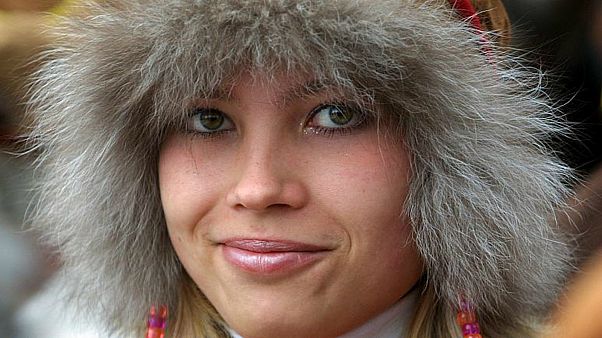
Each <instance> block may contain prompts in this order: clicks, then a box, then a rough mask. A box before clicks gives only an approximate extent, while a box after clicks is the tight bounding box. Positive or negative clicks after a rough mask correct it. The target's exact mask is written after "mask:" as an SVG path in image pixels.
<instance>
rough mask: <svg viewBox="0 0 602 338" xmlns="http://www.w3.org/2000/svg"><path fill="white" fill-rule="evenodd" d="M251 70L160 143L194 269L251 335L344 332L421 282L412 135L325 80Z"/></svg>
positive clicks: (164, 186)
mask: <svg viewBox="0 0 602 338" xmlns="http://www.w3.org/2000/svg"><path fill="white" fill-rule="evenodd" d="M273 83H274V85H268V84H266V81H263V82H262V81H256V82H253V81H251V80H250V79H249V78H242V79H241V80H240V81H238V82H237V84H236V85H235V86H233V87H232V88H231V90H230V91H229V95H228V96H227V97H222V98H219V99H211V100H204V101H199V102H196V103H195V106H194V109H192V110H191V114H190V118H189V122H188V130H185V131H181V132H176V133H174V134H172V135H171V136H170V137H168V139H167V140H166V141H165V143H164V144H163V147H162V150H161V156H160V163H159V176H160V188H161V198H162V203H163V208H164V211H165V217H166V221H167V227H168V230H169V234H170V237H171V241H172V243H173V246H174V248H175V250H176V252H177V254H178V256H179V258H180V260H181V262H182V264H183V266H184V268H185V269H186V271H187V272H188V274H189V275H190V276H191V277H192V279H193V280H194V282H195V283H196V284H197V285H198V287H199V288H200V289H201V291H202V292H203V293H204V294H205V295H206V296H207V298H208V299H209V300H210V301H211V303H212V304H213V305H214V306H215V308H216V309H217V311H218V312H219V313H220V314H221V315H222V316H223V318H224V320H225V321H226V322H227V323H228V325H230V327H231V328H232V329H234V330H235V331H237V332H238V333H240V334H241V335H242V336H244V337H248V338H250V337H322V336H336V335H339V334H342V333H345V332H347V331H349V330H351V329H353V328H355V327H357V326H359V325H361V324H362V323H364V322H366V321H367V320H369V319H370V318H371V317H373V316H375V315H377V314H379V313H380V312H382V311H384V310H386V309H387V308H388V307H390V306H391V305H393V304H394V303H395V302H396V301H397V300H399V299H400V298H401V297H402V296H403V295H404V294H406V293H407V292H408V290H410V289H411V287H412V286H413V285H414V284H415V283H416V281H417V279H418V278H419V276H420V274H421V269H422V264H421V261H420V259H419V256H418V254H417V251H416V248H415V246H414V244H413V242H412V240H411V227H410V224H409V223H408V220H407V218H406V217H404V216H403V211H402V203H403V201H404V199H405V197H406V194H407V189H408V180H409V176H410V166H409V161H408V152H407V150H406V149H405V148H404V145H403V144H402V143H401V142H399V141H397V140H393V138H392V137H390V136H388V135H387V134H388V133H384V132H382V133H380V134H379V133H377V126H376V123H375V122H374V121H373V120H371V119H368V118H366V117H365V116H363V115H362V114H361V112H360V111H358V110H356V109H354V108H353V106H352V105H349V104H347V102H345V99H344V97H341V96H338V95H336V94H335V92H334V91H332V90H329V89H328V88H322V87H314V88H308V87H312V85H311V84H307V85H303V84H302V85H301V86H299V83H298V82H292V81H289V80H287V79H286V78H281V79H280V81H274V82H273Z"/></svg>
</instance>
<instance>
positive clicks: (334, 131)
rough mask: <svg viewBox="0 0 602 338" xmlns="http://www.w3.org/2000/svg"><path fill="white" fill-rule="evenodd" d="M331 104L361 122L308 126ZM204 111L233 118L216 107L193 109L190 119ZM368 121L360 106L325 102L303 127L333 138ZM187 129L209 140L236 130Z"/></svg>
mask: <svg viewBox="0 0 602 338" xmlns="http://www.w3.org/2000/svg"><path fill="white" fill-rule="evenodd" d="M329 106H334V107H338V108H340V109H342V110H344V111H352V112H353V113H354V114H358V118H357V119H358V120H359V122H356V123H354V124H353V125H350V126H345V127H341V128H329V127H323V126H307V124H308V123H309V122H310V121H311V120H312V119H313V118H314V117H315V116H316V115H317V114H318V113H319V112H320V110H321V109H324V108H326V107H329ZM204 111H216V112H219V113H220V114H222V115H223V116H224V118H225V119H228V120H229V121H230V122H232V120H231V119H230V118H229V117H228V115H226V114H225V113H223V112H222V111H220V110H219V109H216V108H195V109H194V110H193V112H192V113H191V114H190V116H189V119H192V118H193V117H194V116H195V115H197V114H200V113H201V112H204ZM232 123H233V122H232ZM368 123H369V119H368V116H367V115H366V114H365V113H364V112H362V110H361V109H360V108H359V107H355V106H353V105H346V104H341V103H323V104H320V105H318V106H316V107H315V108H314V109H312V110H311V112H310V113H309V116H308V118H307V119H306V120H305V121H304V122H303V125H304V127H303V129H304V132H305V133H306V134H309V133H311V134H314V135H319V136H323V137H327V138H332V137H335V136H347V135H350V134H352V133H353V132H354V131H356V130H360V129H362V128H364V127H365V126H366V125H368ZM186 130H187V132H188V133H189V134H191V135H192V136H195V137H201V138H202V139H207V140H218V139H221V138H223V137H225V136H227V135H228V134H230V133H232V132H233V131H234V130H231V129H225V130H216V131H212V132H201V131H198V130H194V129H193V128H191V127H190V126H188V127H187V128H186Z"/></svg>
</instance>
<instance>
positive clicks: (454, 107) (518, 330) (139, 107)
mask: <svg viewBox="0 0 602 338" xmlns="http://www.w3.org/2000/svg"><path fill="white" fill-rule="evenodd" d="M86 10H87V11H88V13H89V15H84V17H82V18H80V19H72V20H69V21H66V22H65V23H64V24H63V26H62V29H60V30H58V35H57V37H58V39H59V46H58V47H57V48H55V49H54V50H53V52H51V53H49V54H48V55H47V57H48V61H47V63H46V66H45V67H44V69H43V70H42V71H41V72H40V73H39V74H38V77H37V80H36V83H35V84H34V90H33V98H32V100H31V102H32V103H31V112H32V113H33V114H34V116H35V118H36V125H35V128H34V130H33V132H32V140H33V141H34V142H36V144H37V145H38V147H39V148H40V149H41V157H40V165H41V169H40V170H41V171H42V172H43V173H44V176H43V178H42V183H41V186H40V189H39V195H40V196H39V197H40V199H39V203H38V207H37V213H36V215H35V216H36V218H35V220H36V222H35V223H36V225H37V226H38V227H39V228H40V229H42V230H43V231H45V233H46V234H47V239H48V240H49V241H50V242H51V243H53V244H54V245H56V246H57V247H58V248H59V251H60V254H61V257H62V259H63V261H64V266H63V277H64V288H65V290H67V291H68V292H69V294H70V295H71V298H70V299H71V300H73V303H71V306H74V307H76V308H77V309H78V311H82V312H89V313H91V314H94V315H97V316H99V318H104V324H105V325H106V326H107V330H110V331H111V332H113V333H114V334H116V335H123V336H136V335H142V334H143V330H144V317H145V315H146V313H147V312H148V309H149V307H151V305H153V304H155V305H159V304H165V305H167V307H168V309H169V311H170V320H169V326H168V332H169V335H170V336H171V337H226V336H229V335H231V336H242V337H245V338H253V337H336V336H344V337H462V335H465V336H466V337H479V332H480V333H481V334H482V336H484V337H527V336H530V335H533V334H535V333H536V332H537V329H538V325H539V324H540V321H541V320H542V318H543V316H545V314H546V311H547V308H548V305H549V304H550V302H551V301H553V300H554V297H555V295H556V293H557V291H558V290H559V287H560V285H561V283H562V279H563V276H564V272H565V270H566V261H567V252H568V250H567V247H566V245H564V244H563V239H562V236H560V235H559V234H558V233H557V231H556V230H555V229H554V226H550V225H549V224H550V220H551V219H552V217H553V215H554V213H555V211H556V209H557V208H558V207H559V206H560V205H561V201H562V200H563V199H564V197H565V195H566V190H565V188H564V186H563V184H562V181H563V180H565V179H567V178H570V174H569V173H568V170H567V168H566V167H565V166H564V165H563V164H562V163H561V162H560V161H559V160H557V159H556V158H555V157H554V156H553V153H552V152H551V151H550V150H549V149H548V148H547V147H546V145H545V144H546V140H548V139H549V138H550V137H551V136H553V135H556V134H557V133H558V132H562V131H563V130H564V127H563V125H562V123H560V122H559V121H558V120H557V119H556V118H555V116H554V111H553V105H551V104H550V102H548V100H547V97H546V95H544V94H543V93H542V91H541V88H540V85H541V83H542V81H541V77H540V74H538V73H537V72H536V71H533V70H532V69H526V68H524V67H521V65H520V63H519V62H518V61H517V59H516V58H514V57H512V56H511V55H508V54H506V53H505V52H504V51H502V50H500V49H498V48H497V47H496V46H495V45H494V44H492V43H490V41H491V40H490V39H489V37H488V36H486V35H485V34H484V33H483V32H482V31H481V30H480V29H481V28H482V26H481V23H480V21H479V19H478V17H477V16H476V14H475V13H474V8H473V6H472V4H471V3H470V2H468V1H443V0H441V1H413V0H395V1H385V0H383V1H362V0H337V1H318V0H303V1H286V0H279V1H265V0H261V1H259V0H257V1H255V0H247V1H233V0H205V1H203V0H172V1H122V2H120V1H110V2H101V3H99V4H88V5H87V7H86ZM475 312H476V314H477V316H478V319H477V318H475V317H474V313H475ZM456 316H458V317H459V320H460V322H461V325H459V324H458V323H457V322H456ZM477 321H478V323H479V324H480V329H479V327H478V326H477Z"/></svg>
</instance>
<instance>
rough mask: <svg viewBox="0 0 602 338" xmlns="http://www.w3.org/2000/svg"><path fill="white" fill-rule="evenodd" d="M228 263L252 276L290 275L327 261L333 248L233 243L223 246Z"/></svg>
mask: <svg viewBox="0 0 602 338" xmlns="http://www.w3.org/2000/svg"><path fill="white" fill-rule="evenodd" d="M220 246H221V248H222V254H223V255H224V258H225V260H226V261H227V262H228V263H230V264H231V265H232V266H234V267H235V268H237V269H240V270H242V271H244V272H248V273H252V274H264V275H269V274H275V273H287V272H293V271H296V270H299V269H301V268H303V267H307V266H309V265H311V264H314V263H316V262H317V261H319V260H321V259H323V258H324V257H325V256H326V255H327V253H328V251H331V249H330V248H327V247H322V246H318V245H313V244H308V243H299V242H294V241H282V240H263V239H232V240H226V241H224V242H222V243H220Z"/></svg>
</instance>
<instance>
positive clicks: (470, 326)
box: [457, 300, 483, 338]
mask: <svg viewBox="0 0 602 338" xmlns="http://www.w3.org/2000/svg"><path fill="white" fill-rule="evenodd" d="M457 321H458V325H460V330H461V331H462V335H463V337H464V338H483V336H481V328H480V327H479V323H478V321H477V315H476V313H475V311H474V308H473V307H472V306H471V305H470V304H469V303H468V302H466V301H464V300H461V301H460V311H459V312H458V317H457Z"/></svg>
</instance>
